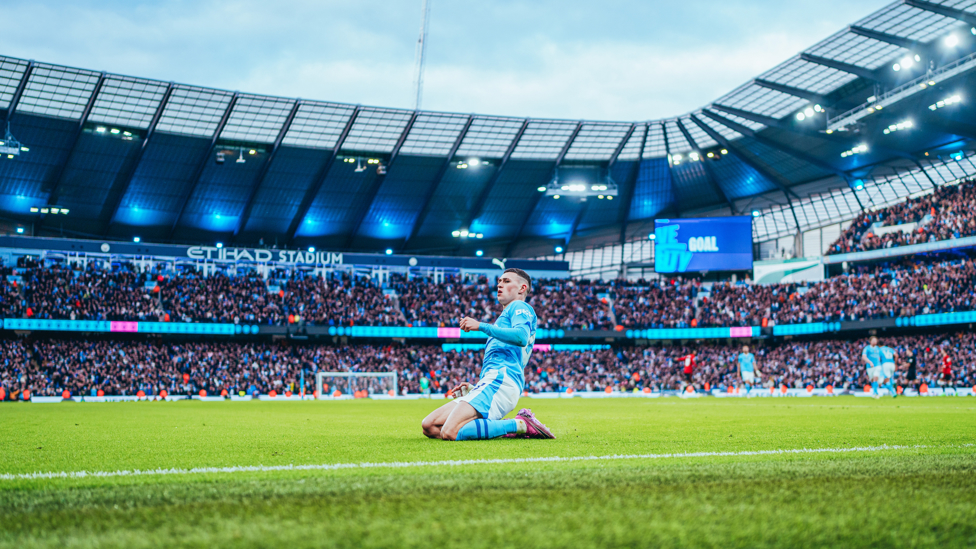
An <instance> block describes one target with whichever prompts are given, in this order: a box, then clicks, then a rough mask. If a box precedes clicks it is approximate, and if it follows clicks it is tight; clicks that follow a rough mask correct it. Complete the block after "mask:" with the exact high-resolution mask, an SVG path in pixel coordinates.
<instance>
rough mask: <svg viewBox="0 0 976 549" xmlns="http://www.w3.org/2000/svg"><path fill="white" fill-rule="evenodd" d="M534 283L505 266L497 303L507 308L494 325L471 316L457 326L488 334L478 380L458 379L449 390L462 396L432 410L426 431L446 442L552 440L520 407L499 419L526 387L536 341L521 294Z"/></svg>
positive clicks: (425, 423)
mask: <svg viewBox="0 0 976 549" xmlns="http://www.w3.org/2000/svg"><path fill="white" fill-rule="evenodd" d="M531 285H532V282H531V279H530V278H529V275H528V274H527V273H526V272H525V271H523V270H521V269H508V270H506V271H505V272H504V273H502V276H501V277H499V278H498V294H497V295H498V302H499V303H501V304H502V306H503V307H505V310H504V311H502V314H501V315H499V317H498V320H496V321H495V323H494V324H487V323H484V322H478V321H477V320H475V319H473V318H469V317H464V319H462V320H461V329H462V330H464V331H465V332H470V331H472V330H475V331H480V332H484V333H485V334H486V335H487V336H488V342H487V343H486V344H485V358H484V363H483V365H482V367H481V379H480V380H479V381H478V384H477V385H475V386H474V387H472V386H471V384H470V383H461V384H460V385H458V386H457V387H455V388H454V389H452V390H451V392H452V393H453V394H454V395H461V396H460V398H457V399H455V400H454V401H452V402H448V403H447V404H445V405H443V406H441V407H440V408H438V409H436V410H434V411H433V412H431V413H430V415H428V416H427V417H425V418H424V421H423V423H422V426H423V429H424V435H426V436H428V437H430V438H440V439H444V440H479V439H488V438H497V437H502V436H512V437H529V438H556V437H555V436H553V434H552V433H551V432H550V431H549V429H547V428H546V426H545V425H543V424H542V423H540V422H539V420H537V419H536V418H535V416H534V415H533V414H532V410H529V409H528V408H522V409H521V410H519V413H518V414H517V415H516V416H515V419H502V418H503V417H505V416H506V415H507V414H508V413H509V412H511V411H512V410H514V409H515V405H516V404H518V399H519V395H521V394H522V387H523V386H524V385H525V375H524V369H525V366H526V365H527V364H528V363H529V356H530V355H531V354H532V345H533V344H534V343H535V329H536V323H537V322H536V316H535V311H534V310H533V309H532V306H530V305H529V304H528V303H526V302H525V297H526V295H527V294H528V293H529V289H530V288H531Z"/></svg>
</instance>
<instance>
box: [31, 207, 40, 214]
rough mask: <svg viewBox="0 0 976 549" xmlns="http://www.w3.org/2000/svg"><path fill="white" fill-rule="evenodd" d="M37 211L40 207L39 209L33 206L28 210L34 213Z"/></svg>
mask: <svg viewBox="0 0 976 549" xmlns="http://www.w3.org/2000/svg"><path fill="white" fill-rule="evenodd" d="M39 211H41V209H40V208H37V207H34V208H31V209H30V212H31V213H32V214H36V213H37V212H39Z"/></svg>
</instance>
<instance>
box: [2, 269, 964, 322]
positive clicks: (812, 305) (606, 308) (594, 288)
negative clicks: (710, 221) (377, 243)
mask: <svg viewBox="0 0 976 549" xmlns="http://www.w3.org/2000/svg"><path fill="white" fill-rule="evenodd" d="M4 270H5V271H8V275H6V276H5V278H6V280H4V281H3V284H2V290H0V314H2V315H3V317H5V318H37V319H71V320H129V321H162V322H170V321H171V322H217V323H235V324H264V325H286V324H304V325H314V326H415V327H422V326H436V327H443V326H457V323H458V322H459V321H460V319H461V318H462V317H464V316H470V317H472V318H476V319H478V320H480V321H482V322H491V321H493V319H495V318H496V317H497V315H498V314H499V313H500V312H501V307H500V306H499V304H498V302H497V300H496V299H495V287H494V281H489V280H488V278H487V277H485V276H481V277H476V278H473V277H469V278H461V277H452V276H446V277H444V278H443V279H438V280H437V281H435V280H434V279H432V278H427V277H410V278H408V277H406V276H404V275H399V274H391V275H389V277H388V279H387V280H385V281H384V283H383V284H380V283H379V282H378V281H375V280H373V279H372V278H370V277H368V276H361V275H355V274H352V273H349V272H344V271H327V272H325V273H324V274H322V275H317V274H312V273H309V272H305V271H293V272H275V273H272V274H271V275H270V276H269V277H268V278H264V277H262V276H260V275H258V274H257V273H255V272H242V273H241V274H229V273H225V272H220V271H218V272H216V273H211V274H209V275H208V276H204V275H202V274H201V273H199V272H196V271H192V270H188V271H181V272H179V273H172V272H167V273H162V272H160V271H151V270H147V271H140V270H138V269H135V268H132V267H131V266H128V265H114V266H113V267H112V268H110V269H105V268H96V267H95V266H93V265H90V266H89V267H88V268H84V269H81V268H69V267H66V266H63V265H59V264H52V265H47V266H41V265H38V264H27V265H26V266H22V267H21V268H18V269H17V270H16V274H15V275H14V276H10V275H9V272H13V271H11V270H10V269H9V268H5V269H4ZM974 281H976V264H974V263H973V260H971V259H969V258H962V257H959V256H951V257H950V256H942V257H928V258H922V257H913V258H910V259H906V260H897V261H892V262H888V263H877V264H871V265H866V266H856V267H852V268H851V270H850V271H849V272H847V273H845V274H842V275H838V276H833V277H830V278H827V279H825V280H822V281H818V282H810V283H804V284H796V283H786V284H770V285H755V284H747V283H744V282H738V283H732V282H716V283H712V284H703V283H702V282H700V281H698V280H687V279H685V280H681V279H665V278H658V279H653V280H643V279H642V280H637V281H627V280H613V281H609V282H602V281H588V280H572V279H538V280H535V281H533V288H532V291H531V292H530V294H529V303H530V304H531V305H532V306H533V308H534V309H535V311H536V315H537V317H538V327H539V328H541V329H564V330H613V329H617V330H626V329H643V328H688V327H692V328H693V327H708V326H760V325H761V326H766V325H768V324H769V323H775V324H796V323H805V322H820V321H831V322H833V321H856V320H865V319H877V318H892V317H899V316H913V315H918V314H930V313H943V312H957V311H968V310H974V309H976V303H974V298H973V294H974V292H976V284H974Z"/></svg>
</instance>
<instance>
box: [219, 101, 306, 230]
mask: <svg viewBox="0 0 976 549" xmlns="http://www.w3.org/2000/svg"><path fill="white" fill-rule="evenodd" d="M301 105H302V102H301V100H296V101H295V104H294V105H292V107H291V111H289V112H288V118H286V119H285V123H284V125H282V126H281V130H280V131H279V132H278V137H277V138H275V141H274V145H272V147H271V154H269V155H268V157H267V158H265V160H264V163H263V164H261V169H260V170H258V174H257V176H256V177H255V178H254V182H253V183H251V190H250V191H248V193H247V202H245V203H244V210H243V211H242V212H241V216H240V217H239V218H238V220H237V228H235V229H234V237H235V238H236V237H237V235H239V234H240V233H241V231H243V230H244V227H245V226H246V225H247V220H248V219H249V218H250V217H251V210H252V209H253V208H254V199H255V198H257V196H258V191H259V190H261V183H263V182H264V178H265V177H266V176H267V175H268V170H269V169H271V163H272V162H274V159H275V156H276V155H277V154H278V148H279V147H281V141H282V140H283V139H284V138H285V134H287V133H288V130H289V128H291V123H292V122H293V121H294V120H295V115H296V114H298V107H300V106H301Z"/></svg>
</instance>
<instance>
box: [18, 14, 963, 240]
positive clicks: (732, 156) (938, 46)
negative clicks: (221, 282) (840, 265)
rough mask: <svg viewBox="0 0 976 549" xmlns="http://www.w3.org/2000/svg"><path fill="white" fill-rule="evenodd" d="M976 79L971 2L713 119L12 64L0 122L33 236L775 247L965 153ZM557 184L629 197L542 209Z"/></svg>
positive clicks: (747, 93)
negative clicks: (690, 220)
mask: <svg viewBox="0 0 976 549" xmlns="http://www.w3.org/2000/svg"><path fill="white" fill-rule="evenodd" d="M717 62H720V60H717ZM974 66H976V0H944V1H939V2H932V1H925V0H905V1H903V2H896V3H893V4H891V5H889V6H887V7H885V8H883V9H881V10H879V11H877V12H876V13H874V14H872V15H870V16H869V17H866V18H864V19H862V20H860V21H858V22H856V23H855V24H853V25H851V26H850V27H848V28H846V29H844V30H842V31H840V32H838V33H836V34H835V35H833V36H831V37H829V38H827V39H826V40H823V41H822V42H820V43H818V44H816V45H814V46H813V47H811V48H809V49H808V50H806V51H804V52H802V53H800V54H798V55H796V56H794V57H793V58H791V59H789V60H787V61H785V62H783V63H782V64H780V65H779V66H777V67H775V68H773V69H772V70H769V71H767V72H765V73H763V74H761V75H759V76H757V77H756V78H755V79H753V80H751V81H750V82H748V83H746V84H744V85H742V86H740V87H739V88H737V89H735V90H733V91H732V92H730V93H728V94H726V95H724V96H723V97H720V98H718V99H717V100H715V101H714V102H713V103H712V104H710V105H707V106H705V107H703V108H701V109H699V110H697V111H695V112H691V113H688V114H684V115H681V116H677V117H675V118H669V119H665V120H652V121H640V122H599V121H587V120H547V119H523V118H511V117H503V116H488V115H477V114H475V115H471V114H456V113H440V112H427V111H410V110H400V109H389V108H379V107H366V106H360V105H347V104H339V103H329V102H325V101H310V100H300V99H291V98H281V97H267V96H259V95H252V94H247V93H242V92H230V91H224V90H216V89H209V88H200V87H195V86H190V85H183V84H175V83H170V82H161V81H156V80H149V79H144V78H135V77H129V76H121V75H114V74H108V73H103V72H98V71H92V70H85V69H77V68H70V67H63V66H57V65H51V64H46V63H39V62H33V61H25V60H21V59H14V58H4V57H0V123H3V122H2V121H3V120H5V121H6V122H9V129H10V132H11V135H12V136H14V137H15V138H16V139H17V140H19V143H20V144H21V145H23V148H19V147H18V149H17V153H16V154H10V155H8V154H4V155H3V156H2V157H0V211H2V212H3V214H2V215H4V216H5V217H7V218H9V219H12V220H15V221H17V222H21V223H31V224H33V226H34V233H35V234H38V235H44V234H64V235H72V236H88V237H98V238H113V239H129V238H132V237H133V236H135V235H138V236H141V237H142V239H143V240H154V241H174V242H208V243H212V242H214V241H222V242H225V243H232V242H233V243H237V244H240V245H248V244H255V243H257V241H258V240H259V239H260V238H263V239H264V240H265V242H266V243H268V244H271V243H275V242H277V243H278V244H279V245H300V246H308V245H314V246H316V247H319V248H320V249H334V250H369V251H376V250H380V249H385V248H392V249H394V250H396V251H398V252H417V253H421V252H424V253H461V254H470V253H473V250H474V249H476V248H478V249H484V250H485V251H486V253H488V254H491V255H496V256H513V255H522V256H525V255H540V254H544V253H548V252H550V251H551V250H552V246H553V245H554V244H559V245H563V246H566V245H567V244H568V243H570V242H571V243H572V244H571V246H572V247H577V246H580V245H582V244H595V243H602V242H611V241H612V242H619V241H620V240H621V239H622V238H627V237H628V236H629V235H634V234H646V232H647V228H648V226H649V224H650V222H651V221H652V220H653V219H654V218H655V217H664V216H688V215H695V214H702V215H718V214H729V213H732V214H746V215H748V214H749V213H750V212H753V211H756V210H761V209H768V208H778V209H779V211H781V212H783V213H782V215H780V216H779V217H777V218H776V220H773V219H772V218H770V219H769V220H767V221H768V222H769V223H777V224H779V225H782V227H780V226H777V227H773V228H769V229H766V228H764V229H762V230H759V232H760V233H762V234H766V235H771V234H776V233H778V232H784V231H788V230H789V227H790V226H792V227H793V230H794V231H795V229H796V228H797V227H803V226H804V225H809V223H808V221H809V220H806V219H804V220H802V221H801V220H800V218H799V217H800V216H798V215H797V211H796V210H797V208H796V207H794V205H796V204H799V203H801V202H803V201H804V200H805V199H807V198H808V197H810V196H820V195H821V194H822V193H824V192H825V191H829V190H831V189H837V188H839V187H844V188H849V187H854V186H856V183H855V182H857V181H858V180H863V179H878V178H891V177H899V176H901V175H903V174H905V173H907V172H912V171H914V172H917V173H922V174H923V175H924V174H925V173H926V172H925V171H924V170H921V171H920V169H921V168H924V167H925V166H927V165H930V163H932V162H936V161H937V159H939V158H942V157H944V156H948V155H949V154H951V153H956V152H958V151H960V150H963V149H968V148H969V145H970V144H971V143H972V141H973V140H974V139H976V124H974V123H973V122H972V120H974V119H976V118H974V116H973V115H974V110H973V102H972V101H971V100H970V98H969V97H967V96H966V93H965V90H967V89H973V88H974V86H973V84H974V82H973V80H974V76H973V71H972V68H973V67H974ZM953 98H956V99H953ZM974 99H976V98H974ZM940 102H942V103H941V105H942V107H940V106H939V105H940ZM930 106H931V108H930ZM906 121H908V122H910V123H911V124H910V125H906V124H905V122H906ZM899 124H901V126H900V127H899V126H898V125H899ZM0 128H2V126H0ZM886 130H887V131H886ZM8 141H9V140H8ZM6 146H7V147H8V149H6V150H8V152H11V151H10V149H9V142H8V143H7V144H6ZM2 147H3V145H0V148H2ZM8 156H10V157H11V158H8ZM218 158H220V159H221V160H222V162H218ZM473 158H477V159H479V160H480V162H478V163H475V162H472V161H471V160H472V159H473ZM557 167H558V168H559V169H560V170H561V171H566V172H572V170H573V168H584V167H585V168H588V169H589V171H587V170H580V171H579V173H589V174H593V173H597V174H606V175H607V176H609V178H610V179H611V180H612V181H613V182H615V183H616V185H617V186H618V189H619V192H618V194H617V196H616V197H614V198H613V199H607V198H602V199H601V198H597V197H590V198H589V199H588V200H586V201H581V199H580V198H579V197H575V198H574V197H571V196H562V197H560V199H556V198H554V197H551V196H547V194H546V193H544V192H540V191H539V190H538V189H539V188H542V187H544V186H546V185H547V184H549V183H550V182H551V181H552V180H553V179H554V177H555V176H556V174H557ZM593 167H596V168H598V169H597V170H592V169H590V168H593ZM974 170H976V167H974ZM600 177H603V176H602V175H601V176H600ZM925 177H927V176H925ZM600 181H602V179H601V180H600ZM598 182H599V181H598ZM933 184H934V183H933ZM570 194H571V193H570ZM854 197H855V200H854V201H849V202H850V203H849V204H846V206H845V207H847V208H849V209H853V208H857V207H859V206H860V205H859V204H857V203H858V202H860V201H859V200H858V199H857V195H856V193H854ZM860 207H863V206H860ZM53 208H57V211H58V213H54V211H55V210H54V209H53ZM32 209H34V211H33V212H32ZM64 210H67V211H68V213H67V214H64V213H63V212H64ZM455 231H469V233H470V234H471V235H472V237H469V238H459V237H455V236H452V233H455ZM478 234H480V235H483V238H481V239H476V238H474V237H473V235H478Z"/></svg>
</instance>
